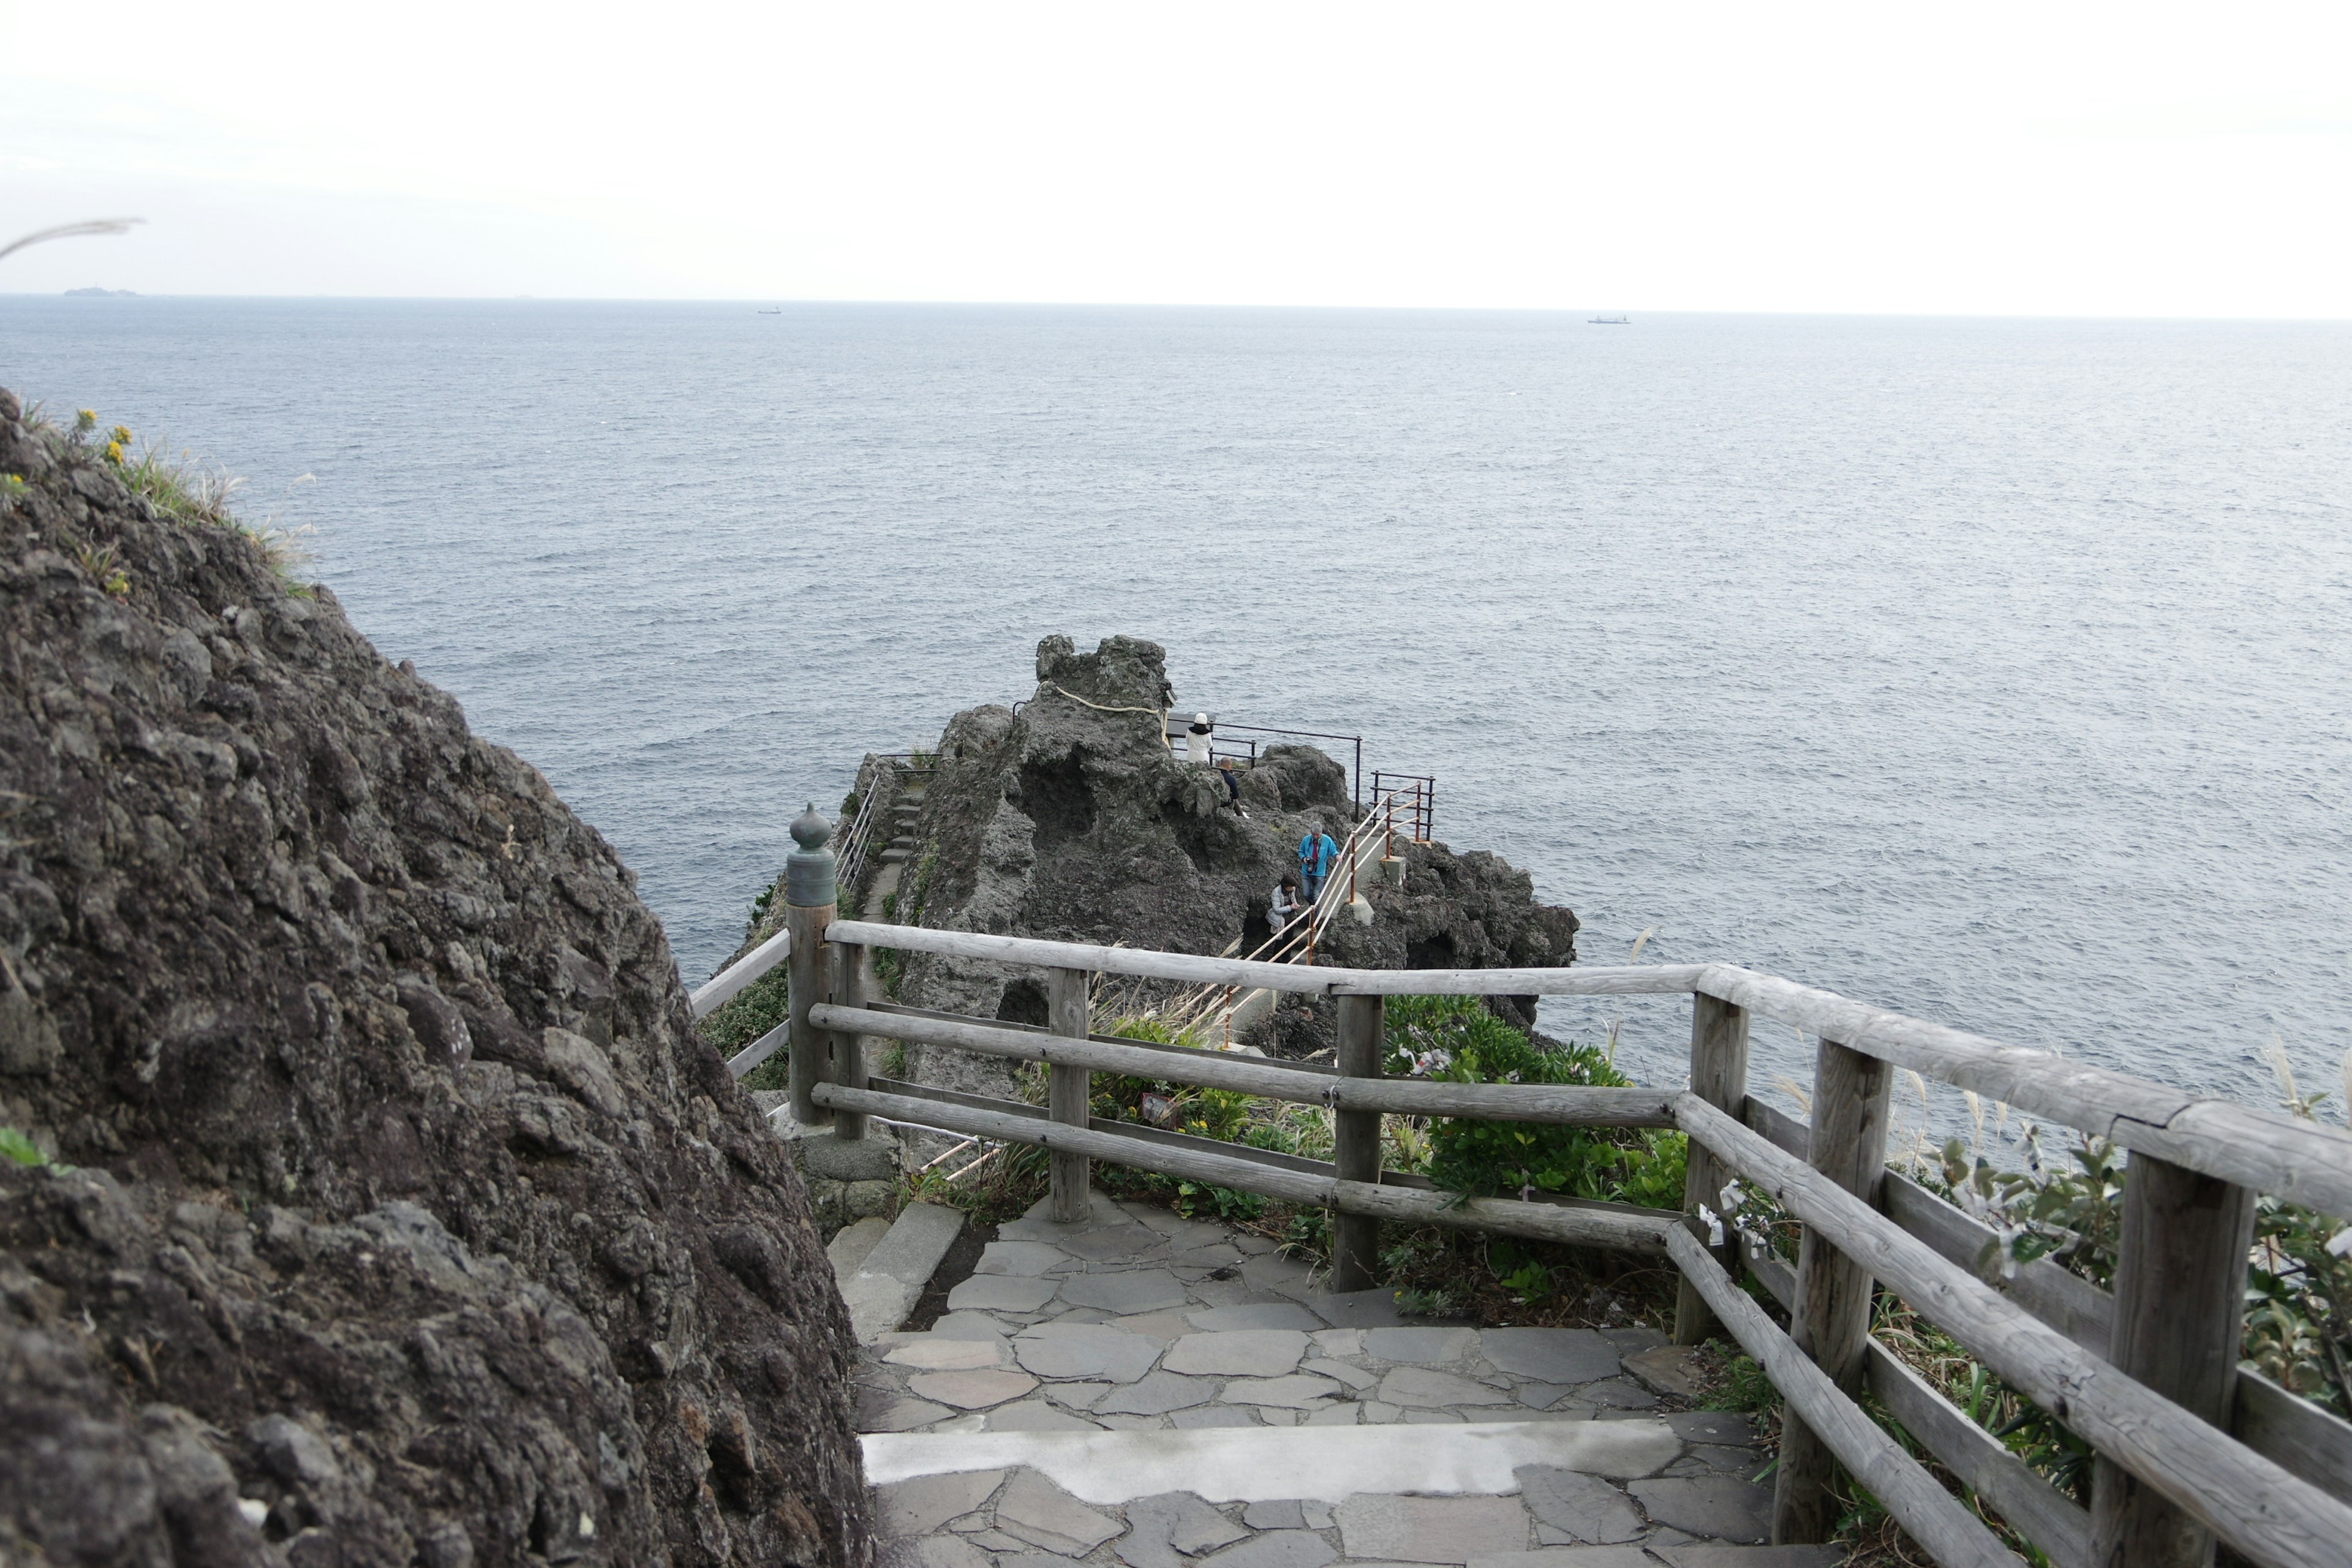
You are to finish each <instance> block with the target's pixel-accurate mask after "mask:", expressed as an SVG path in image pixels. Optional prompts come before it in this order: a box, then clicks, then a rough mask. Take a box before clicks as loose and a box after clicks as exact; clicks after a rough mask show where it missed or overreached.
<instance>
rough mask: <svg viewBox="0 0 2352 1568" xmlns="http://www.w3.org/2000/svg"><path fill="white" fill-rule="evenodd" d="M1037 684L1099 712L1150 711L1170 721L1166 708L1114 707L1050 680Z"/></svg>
mask: <svg viewBox="0 0 2352 1568" xmlns="http://www.w3.org/2000/svg"><path fill="white" fill-rule="evenodd" d="M1037 684H1038V685H1040V686H1045V687H1052V689H1054V690H1055V691H1060V692H1061V693H1062V695H1063V696H1065V697H1066V698H1068V699H1069V700H1071V701H1073V702H1083V703H1086V706H1087V707H1089V708H1091V709H1093V710H1095V711H1096V712H1097V713H1149V714H1150V715H1151V716H1152V717H1154V718H1156V719H1158V720H1159V721H1160V722H1161V723H1162V724H1165V723H1166V722H1167V721H1168V710H1167V709H1165V708H1112V707H1108V706H1107V705H1105V704H1103V703H1100V702H1087V700H1086V699H1085V698H1083V697H1081V696H1079V695H1078V694H1077V693H1076V692H1075V691H1066V690H1063V689H1062V688H1061V687H1059V686H1055V685H1054V683H1053V682H1052V681H1050V680H1041V681H1039V682H1038V683H1037Z"/></svg>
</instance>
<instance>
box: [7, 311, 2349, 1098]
mask: <svg viewBox="0 0 2352 1568" xmlns="http://www.w3.org/2000/svg"><path fill="white" fill-rule="evenodd" d="M0 384H6V385H8V386H11V387H13V388H15V389H16V390H18V391H19V392H21V393H23V394H25V395H27V396H29V397H45V398H47V399H48V400H49V401H50V402H51V404H52V405H55V406H58V407H75V406H94V407H96V408H97V409H99V411H100V414H101V415H102V416H104V418H105V419H106V420H107V421H108V422H109V423H112V422H115V421H117V420H120V421H121V422H124V423H127V424H130V425H131V426H133V427H135V428H136V429H137V430H139V431H140V432H141V434H142V436H145V435H151V434H160V435H165V436H168V437H169V438H170V440H171V442H172V444H173V446H174V447H183V446H184V447H190V448H193V450H194V452H195V453H196V454H198V455H200V456H202V457H205V458H210V459H212V460H214V461H215V462H217V463H219V464H222V465H225V466H226V467H227V468H229V469H230V470H232V471H234V472H236V473H238V474H242V475H245V476H247V477H248V479H249V481H250V484H249V489H248V491H247V495H248V500H247V513H248V515H259V514H262V513H266V512H270V511H273V510H275V511H277V512H278V513H280V514H281V516H282V518H283V519H284V521H289V522H290V523H294V524H298V525H309V526H310V527H313V528H315V529H316V534H315V536H313V537H312V539H311V541H310V542H311V544H312V546H313V548H314V550H315V552H316V553H317V556H318V563H317V566H316V567H315V570H316V572H317V574H319V575H320V576H321V577H322V578H323V579H324V580H325V581H326V582H328V583H329V584H332V585H333V587H334V588H335V590H336V592H337V593H338V594H340V595H341V596H342V598H343V601H344V603H345V604H346V605H348V606H349V608H350V610H351V613H352V616H354V618H355V619H356V620H357V621H358V623H359V624H360V626H362V628H363V629H365V630H366V631H367V632H368V633H369V634H370V635H371V636H373V637H374V639H375V641H376V643H377V645H378V646H379V647H382V648H383V651H384V653H385V654H386V655H387V656H388V657H390V658H395V659H397V658H414V659H415V660H416V662H417V665H418V667H419V668H420V670H421V671H422V672H423V673H424V674H425V675H426V676H427V677H429V678H430V679H433V680H435V681H436V682H438V683H439V684H441V685H442V686H444V687H446V688H447V689H449V690H451V691H452V692H454V693H456V694H457V697H458V698H459V699H460V700H462V701H463V702H464V703H465V705H466V708H467V713H468V714H469V716H470V717H471V719H472V720H473V721H474V723H475V725H476V726H477V727H478V729H480V730H481V731H483V732H485V733H487V734H488V735H489V736H491V737H493V738H495V739H497V740H499V741H502V742H506V743H507V744H509V745H511V746H513V747H514V748H516V749H517V750H518V751H520V752H522V753H523V754H524V755H526V756H528V757H530V759H531V760H532V761H534V762H535V763H538V764H539V765H540V766H541V768H542V769H544V770H545V772H546V773H547V774H548V775H549V777H550V778H551V779H552V780H553V781H554V783H555V784H556V785H557V787H558V788H560V789H561V790H562V792H563V794H564V795H565V797H566V798H567V799H568V800H570V801H571V802H572V805H574V806H576V807H577V808H578V809H579V810H580V811H581V812H582V813H583V815H585V816H587V817H589V818H590V819H591V820H593V821H594V822H595V823H596V824H597V825H598V826H601V827H602V828H603V829H604V831H605V833H606V834H607V835H608V836H609V837H612V839H613V840H614V842H615V843H616V844H617V845H618V846H619V847H620V848H621V850H622V852H623V853H624V854H625V856H626V858H628V860H629V861H630V863H631V864H632V865H634V866H635V868H637V869H638V871H639V873H640V874H641V876H642V879H643V886H644V891H645V893H646V897H647V898H648V899H649V900H651V902H652V903H653V905H654V907H655V908H656V910H659V911H660V913H661V914H662V916H663V918H664V920H665V921H667V924H668V927H669V931H670V934H671V938H672V941H673V942H675V943H676V946H677V952H678V956H679V960H680V963H681V965H682V967H683V968H684V969H685V971H686V973H687V974H688V977H689V979H698V978H699V977H701V976H702V975H703V974H705V973H709V970H710V968H711V967H712V966H713V965H714V964H715V963H717V962H719V960H720V959H721V958H722V957H723V956H724V955H725V953H726V952H728V951H729V950H730V948H731V947H732V946H733V944H734V943H735V942H736V941H737V940H738V938H739V937H740V933H741V930H742V920H743V911H744V908H745V905H746V903H747V901H748V900H749V899H750V898H751V894H752V893H753V891H754V890H755V889H757V888H758V886H759V885H760V884H761V882H762V881H763V880H764V879H766V878H767V877H768V876H769V875H771V874H772V871H773V869H774V868H775V867H776V865H777V864H778V863H779V861H780V859H781V857H782V852H783V851H784V849H786V848H787V847H789V845H788V843H787V841H786V839H785V837H784V833H783V826H784V823H785V821H786V819H787V818H788V817H789V816H791V815H792V813H793V810H796V809H797V808H798V806H799V805H800V804H801V803H802V802H803V801H804V800H807V799H810V798H814V799H816V800H818V801H820V802H825V803H832V802H837V801H838V800H839V799H840V796H841V795H842V793H843V791H844V790H845V788H846V786H847V784H848V782H849V779H850V775H851V773H852V770H853V769H854V767H855V765H856V761H857V758H858V756H859V755H860V754H861V753H862V752H866V751H867V750H869V749H873V750H899V749H904V748H906V747H908V746H909V745H912V744H915V743H918V742H925V741H928V740H929V738H931V737H932V736H934V735H936V734H937V732H938V730H939V727H940V723H941V721H944V720H945V719H946V718H947V716H948V715H949V714H950V713H951V712H952V711H954V710H956V709H958V708H961V707H964V706H968V705H970V704H971V703H974V702H978V701H984V700H1010V699H1013V698H1015V697H1019V696H1024V695H1026V694H1027V692H1028V689H1029V688H1030V685H1031V675H1030V672H1029V662H1030V658H1031V649H1032V648H1033V647H1034V644H1035V642H1036V640H1037V638H1038V637H1041V636H1044V635H1045V634H1046V633H1049V632H1054V631H1066V632H1068V633H1070V634H1071V635H1072V636H1074V637H1077V638H1078V639H1079V640H1080V641H1081V643H1083V644H1087V645H1091V643H1092V641H1093V640H1094V639H1095V638H1097V637H1101V636H1105V635H1108V634H1110V633H1116V632H1128V633H1134V634H1138V635H1142V636H1147V637H1152V638H1155V639H1157V640H1159V641H1160V642H1162V643H1164V644H1166V645H1167V646H1168V647H1169V649H1170V662H1171V668H1172V672H1173V675H1174V679H1175V683H1176V686H1177V689H1178V691H1179V694H1180V698H1181V700H1182V701H1183V702H1184V704H1185V705H1187V706H1194V705H1199V706H1205V707H1209V708H1213V709H1216V710H1220V711H1221V712H1222V713H1223V714H1224V715H1225V716H1226V717H1228V718H1229V719H1231V720H1234V721H1246V722H1255V723H1265V724H1282V725H1293V726H1298V727H1304V728H1308V729H1318V730H1333V731H1350V732H1355V731H1360V732H1361V733H1363V734H1364V735H1365V736H1366V737H1367V742H1368V744H1367V761H1368V765H1373V766H1380V767H1386V768H1393V769H1399V770H1403V771H1410V772H1433V773H1437V774H1438V775H1439V776H1440V785H1439V787H1440V790H1441V792H1442V795H1441V814H1440V823H1439V832H1440V836H1441V837H1444V838H1446V839H1448V840H1449V841H1451V842H1452V843H1454V845H1455V846H1456V847H1486V848H1492V849H1495V850H1496V851H1498V852H1500V853H1502V854H1503V855H1505V856H1506V857H1507V858H1509V859H1510V860H1512V861H1513V862H1515V863H1517V864H1518V865H1521V866H1524V867H1527V868H1529V869H1530V870H1531V871H1532V872H1533V874H1534V877H1535V881H1536V886H1537V889H1538V892H1539V893H1540V894H1541V896H1543V897H1545V898H1546V899H1549V900H1556V901H1560V902H1565V903H1568V904H1570V905H1571V906H1572V907H1574V908H1575V909H1576V910H1578V912H1579V913H1580V915H1581V916H1582V917H1583V919H1584V921H1585V922H1586V935H1585V937H1584V938H1583V942H1582V951H1583V953H1584V956H1585V959H1586V961H1587V962H1614V961H1618V960H1622V957H1623V956H1624V955H1625V953H1626V952H1627V951H1628V949H1629V948H1630V946H1631V945H1632V943H1633V940H1634V938H1635V936H1636V934H1637V933H1638V932H1640V931H1643V930H1644V929H1647V928H1653V927H1654V928H1655V935H1654V937H1653V938H1652V939H1651V942H1650V943H1649V945H1648V947H1647V948H1646V950H1645V951H1644V952H1643V957H1644V959H1645V960H1646V959H1656V960H1661V961H1669V962H1672V961H1681V960H1686V959H1699V958H1726V959H1731V960H1734V961H1737V962H1739V963H1747V964H1749V965H1752V966H1755V967H1758V968H1762V969H1768V970H1773V971H1778V972H1780V973H1786V974H1789V975H1790V976H1792V977H1795V978H1798V979H1801V980H1803V981H1806V982H1808V983H1811V984H1817V985H1822V986H1827V987H1830V988H1832V989H1836V990H1840V991H1843V992H1845V993H1847V994H1851V995H1854V996H1857V997H1860V998H1863V999H1865V1000H1869V1001H1874V1002H1877V1003H1880V1004H1884V1005H1891V1006H1895V1007H1899V1008H1902V1009H1905V1010H1906V1011H1909V1012H1913V1013H1917V1014H1921V1015H1924V1016H1928V1017H1933V1018H1937V1019H1941V1020H1944V1021H1947V1022H1950V1023H1954V1024H1958V1025H1960V1026H1966V1027H1970V1028H1974V1029H1978V1030H1981V1031H1983V1032H1986V1033H1989V1034H1992V1035H1995V1036H1999V1037H2003V1038H2007V1039H2010V1040H2012V1041H2015V1042H2017V1043H2020V1044H2026V1045H2033V1046H2041V1047H2054V1048H2058V1049H2063V1050H2064V1051H2066V1052H2068V1053H2069V1054H2070V1055H2074V1056H2075V1057H2078V1058H2083V1059H2086V1060H2092V1061H2096V1062H2100V1063H2103V1064H2106V1065H2111V1066H2115V1067H2118V1068H2126V1069H2129V1070H2133V1071H2137V1072H2140V1073H2145V1074H2148V1075H2152V1076H2157V1077H2161V1078H2165V1079H2171V1080H2174V1081H2179V1082H2185V1083H2190V1084H2196V1085H2200V1086H2210V1087H2215V1088H2221V1089H2228V1090H2230V1091H2232V1092H2238V1093H2242V1094H2245V1095H2248V1096H2250V1097H2255V1098H2260V1099H2263V1100H2266V1101H2267V1100H2269V1099H2271V1098H2272V1097H2273V1090H2272V1089H2271V1085H2270V1073H2269V1069H2268V1068H2266V1067H2265V1066H2264V1065H2263V1062H2262V1060H2261V1058H2260V1055H2259V1053H2260V1052H2261V1051H2262V1050H2263V1047H2266V1046H2267V1045H2268V1044H2269V1043H2270V1042H2271V1041H2272V1039H2273V1037H2277V1038H2279V1039H2280V1040H2282V1041H2283V1042H2284V1045H2285V1046H2286V1048H2287V1049H2288V1051H2289V1052H2290V1053H2291V1054H2292V1056H2293V1058H2294V1061H2295V1063H2296V1065H2297V1068H2298V1069H2299V1070H2300V1071H2301V1072H2302V1073H2303V1074H2304V1075H2305V1078H2306V1079H2313V1080H2315V1081H2316V1083H2317V1084H2320V1085H2326V1084H2332V1083H2336V1082H2338V1081H2339V1080H2338V1069H2337V1068H2336V1063H2337V1061H2338V1060H2339V1058H2341V1057H2342V1056H2343V1054H2344V1052H2345V1050H2346V1048H2347V1046H2352V1016H2348V1014H2347V996H2352V986H2347V963H2352V889H2347V868H2352V826H2347V817H2346V813H2345V810H2344V807H2345V805H2346V785H2347V763H2352V743H2347V732H2346V727H2347V710H2352V527H2348V526H2347V522H2352V519H2348V518H2347V493H2352V492H2347V457H2352V327H2347V326H2344V325H2309V324H2244V323H2232V324H2211V323H2148V322H2084V321H1916V320H1854V319H1805V318H1761V317H1755V318H1744V317H1700V316H1686V317H1659V318H1654V319H1648V320H1643V321H1637V322H1636V323H1634V324H1633V326H1631V327H1625V328H1600V327H1591V326H1588V325H1586V324H1585V323H1584V322H1583V321H1581V320H1580V319H1578V318H1573V317H1563V316H1558V315H1541V314H1525V315H1517V314H1490V313H1425V314H1424V313H1409V312H1351V311H1314V312H1307V311H1241V310H1109V309H1102V310H1091V309H1071V308H982V307H887V306H797V307H790V308H787V309H786V310H784V312H783V313H782V314H781V315H761V314H758V313H755V312H754V310H752V308H751V306H749V305H743V306H717V305H644V304H559V303H537V302H527V301H526V302H514V303H496V302H468V303H440V302H379V301H364V302H358V301H354V302H340V301H247V300H57V299H34V298H28V297H0ZM303 476H310V478H309V479H308V480H306V481H302V482H298V480H302V477H303ZM1621 1018H1622V1054H1623V1057H1624V1059H1625V1060H1626V1062H1627V1063H1628V1065H1629V1066H1631V1067H1632V1068H1633V1069H1634V1070H1635V1071H1636V1072H1637V1073H1638V1074H1640V1075H1641V1076H1643V1077H1645V1078H1647V1079H1651V1080H1653V1081H1666V1080H1668V1079H1672V1078H1674V1077H1675V1074H1676V1072H1677V1071H1678V1065H1677V1064H1678V1063H1679V1061H1680V1058H1681V1055H1682V1050H1683V1043H1684V1031H1685V1028H1686V1025H1685V1023H1684V1021H1683V1015H1682V1012H1681V1010H1680V1009H1676V1008H1672V1007H1668V1006H1665V1005H1649V1004H1629V1005H1619V1004H1614V1003H1612V1004H1608V1005H1603V1006H1600V1007H1583V1006H1570V1005H1559V1006H1558V1008H1557V1011H1556V1013H1554V1014H1553V1015H1552V1016H1551V1022H1552V1023H1553V1024H1554V1025H1555V1026H1557V1027H1559V1028H1560V1029H1562V1030H1564V1031H1574V1032H1580V1033H1591V1032H1593V1031H1597V1030H1599V1029H1601V1028H1604V1027H1606V1026H1607V1025H1608V1024H1609V1023H1610V1022H1611V1021H1612V1020H1615V1019H1621ZM1759 1047H1760V1049H1761V1055H1762V1064H1761V1065H1762V1069H1763V1076H1765V1077H1768V1078H1769V1077H1770V1076H1771V1075H1772V1074H1774V1073H1778V1072H1782V1071H1787V1070H1790V1069H1791V1068H1794V1067H1796V1066H1797V1064H1800V1063H1803V1062H1809V1060H1810V1057H1809V1054H1808V1053H1807V1051H1806V1049H1805V1047H1803V1046H1802V1045H1801V1042H1800V1041H1799V1040H1798V1038H1797V1037H1796V1036H1795V1034H1794V1032H1793V1031H1790V1030H1787V1029H1785V1028H1780V1026H1767V1027H1765V1028H1764V1029H1762V1030H1760V1031H1759ZM2313 1087H2315V1085H2314V1084H2313V1083H2310V1082H2307V1083H2306V1084H2305V1089H2306V1090H2308V1089H2311V1088H2313ZM2337 1092H2338V1096H2339V1098H2340V1096H2341V1094H2342V1090H2341V1089H2340V1088H2339V1089H2338V1091H2337Z"/></svg>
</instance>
